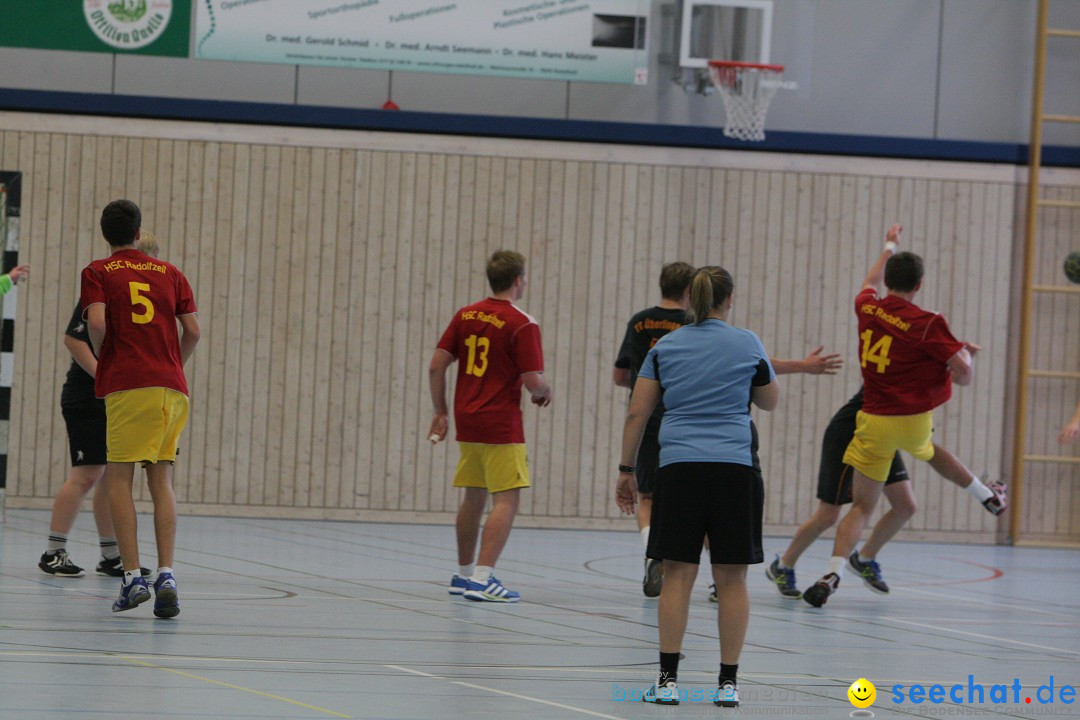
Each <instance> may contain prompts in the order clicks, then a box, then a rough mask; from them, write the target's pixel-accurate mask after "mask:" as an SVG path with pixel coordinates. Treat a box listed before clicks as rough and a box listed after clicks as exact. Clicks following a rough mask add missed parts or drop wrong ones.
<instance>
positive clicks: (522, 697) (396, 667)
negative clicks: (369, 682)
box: [383, 665, 624, 720]
mask: <svg viewBox="0 0 1080 720" xmlns="http://www.w3.org/2000/svg"><path fill="white" fill-rule="evenodd" d="M383 667H386V668H390V669H392V670H398V671H400V672H406V673H409V674H411V675H419V676H421V677H427V678H433V679H437V680H446V679H447V678H445V677H443V676H441V675H432V674H431V673H426V672H420V671H419V670H412V669H410V668H407V667H402V666H400V665H383ZM449 682H451V683H453V684H454V685H461V686H463V687H468V688H473V689H474V690H483V691H485V692H491V693H496V694H497V695H506V696H507V697H512V698H517V699H518V700H526V701H528V702H534V703H540V704H541V705H550V706H551V707H557V708H559V709H560V710H570V711H572V712H576V713H581V714H583V715H591V716H592V717H598V718H605V720H624V718H620V717H618V716H617V715H605V714H604V713H598V712H594V711H593V710H585V709H583V708H576V707H573V706H572V705H563V704H562V703H557V702H552V701H551V700H542V699H541V698H537V697H532V696H531V695H521V694H520V693H512V692H507V691H506V690H498V689H496V688H492V687H486V686H484V685H474V684H473V683H467V682H462V681H460V680H450V681H449Z"/></svg>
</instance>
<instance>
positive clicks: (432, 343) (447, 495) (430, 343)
mask: <svg viewBox="0 0 1080 720" xmlns="http://www.w3.org/2000/svg"><path fill="white" fill-rule="evenodd" d="M461 167H462V158H461V156H460V155H450V156H446V158H445V168H444V170H443V182H442V197H441V199H440V201H439V202H440V206H439V208H438V215H439V218H440V220H439V224H438V227H439V231H438V232H439V235H438V237H439V254H438V255H435V256H433V257H432V258H431V259H432V260H433V261H434V263H435V265H434V269H433V271H434V273H435V274H436V276H437V277H438V282H437V283H435V284H433V285H432V290H433V292H432V295H433V298H434V300H435V302H434V304H433V305H432V306H431V310H430V312H429V318H428V324H427V327H428V331H427V333H426V334H425V336H424V339H425V341H426V343H427V344H426V346H425V348H426V353H425V356H426V357H427V358H430V357H431V355H432V353H434V352H435V347H436V345H437V343H438V342H439V338H440V337H441V336H442V332H443V330H444V329H445V328H446V325H447V323H449V322H450V318H451V317H452V316H453V313H454V311H455V310H456V309H457V304H456V303H457V298H456V297H455V289H456V283H457V281H456V278H457V277H458V275H457V273H456V272H455V270H456V267H457V266H458V263H460V262H461V243H462V236H461V228H460V225H459V221H460V212H461V205H460V202H459V200H460V193H459V189H460V187H461V177H462V174H461V172H462V171H461ZM435 227H436V224H435V223H432V225H431V228H432V231H434V230H435ZM454 370H457V368H456V367H455V366H453V365H451V371H450V372H448V373H447V375H448V376H450V377H448V379H447V393H448V395H447V403H448V410H449V411H450V414H451V418H450V425H449V430H448V432H447V436H446V439H445V440H443V441H442V442H441V443H439V444H438V445H436V446H435V447H434V448H433V450H432V472H431V500H430V502H431V508H432V509H433V510H436V511H443V512H449V511H450V510H453V509H455V501H456V500H457V492H456V491H455V490H453V489H452V488H451V487H450V483H451V482H452V480H453V475H454V469H455V466H454V465H453V464H452V463H451V459H452V458H453V457H454V456H455V455H454V454H455V453H456V451H457V444H456V443H455V442H454V432H455V426H454V421H453V417H452V416H453V399H452V396H451V395H449V393H450V392H451V389H452V388H453V378H452V375H453V371H454ZM425 387H428V386H427V385H425ZM425 407H427V408H428V411H429V412H431V410H432V407H431V404H430V400H429V401H428V403H427V405H425Z"/></svg>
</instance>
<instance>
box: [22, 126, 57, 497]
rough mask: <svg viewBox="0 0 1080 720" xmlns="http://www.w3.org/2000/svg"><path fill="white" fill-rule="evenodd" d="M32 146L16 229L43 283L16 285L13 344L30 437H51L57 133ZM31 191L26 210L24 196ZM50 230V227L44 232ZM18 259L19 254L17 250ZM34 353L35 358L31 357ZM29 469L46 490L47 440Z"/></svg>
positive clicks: (50, 460) (50, 471)
mask: <svg viewBox="0 0 1080 720" xmlns="http://www.w3.org/2000/svg"><path fill="white" fill-rule="evenodd" d="M27 140H28V142H29V143H30V145H31V147H32V155H31V156H30V157H31V162H32V163H33V165H32V166H30V167H31V168H32V169H31V172H30V173H29V182H27V177H26V176H25V175H24V176H23V194H22V197H23V208H22V225H21V228H20V236H19V244H20V250H21V249H22V248H25V247H26V243H27V240H29V243H32V245H31V248H32V250H31V252H30V253H27V255H28V256H29V257H27V261H29V262H30V263H31V265H32V267H33V269H34V273H35V275H36V276H37V277H38V278H42V279H45V282H30V283H27V284H26V285H25V286H20V287H19V298H18V299H19V302H18V305H17V306H16V311H18V312H25V314H24V315H23V318H24V319H25V324H26V325H27V333H26V334H25V335H24V343H23V344H22V345H21V347H16V349H15V352H16V353H18V354H20V355H22V356H23V358H24V362H23V363H22V368H23V369H24V371H25V372H26V379H27V386H26V387H27V390H29V391H30V393H31V394H32V396H33V397H34V404H35V405H36V407H35V408H33V410H32V413H33V415H32V416H33V418H34V422H33V425H31V427H33V428H34V434H33V435H32V436H31V437H53V436H54V434H55V433H54V430H55V428H56V427H57V424H56V420H57V419H58V418H59V408H58V407H57V403H56V401H55V397H56V396H57V393H56V392H54V389H55V390H58V389H59V386H57V385H56V377H57V375H56V364H57V354H58V352H59V348H58V347H57V343H58V341H57V337H56V325H57V319H56V315H57V313H56V309H55V302H52V298H51V295H52V292H51V287H52V285H53V283H52V282H50V280H52V279H53V278H56V277H57V276H58V275H59V268H60V253H61V247H60V242H59V238H58V237H57V236H56V235H57V233H56V230H57V225H58V223H59V221H60V216H59V213H60V211H61V210H62V194H63V190H62V188H63V178H64V153H63V152H62V151H63V140H62V138H61V137H60V136H57V135H48V134H44V133H42V134H39V135H36V136H34V137H32V138H28V139H27ZM30 194H32V195H33V200H32V201H31V202H30V203H29V205H30V208H29V212H27V208H26V204H27V196H28V195H30ZM50 231H51V232H50ZM19 258H20V262H23V260H22V258H23V253H22V252H20V254H19ZM32 358H36V360H32ZM34 455H35V457H34V462H33V468H34V473H35V475H37V476H40V477H39V478H38V479H36V480H35V482H34V490H35V492H38V491H44V492H46V493H49V492H50V491H51V490H52V486H53V484H52V479H53V478H54V477H55V475H56V473H55V471H54V457H55V455H56V453H54V452H53V448H52V445H51V443H42V444H40V445H37V446H36V449H35V453H34Z"/></svg>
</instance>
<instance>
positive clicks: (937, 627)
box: [881, 617, 1080, 655]
mask: <svg viewBox="0 0 1080 720" xmlns="http://www.w3.org/2000/svg"><path fill="white" fill-rule="evenodd" d="M881 619H882V620H888V621H890V622H898V623H903V624H904V625H914V626H915V627H921V628H927V629H930V630H938V631H941V632H951V633H955V634H957V635H969V636H971V637H977V638H982V639H983V640H992V641H994V642H997V643H1012V644H1013V645H1024V646H1026V647H1033V648H1038V649H1039V650H1050V651H1051V652H1060V653H1066V654H1068V655H1080V651H1078V650H1066V649H1064V648H1056V647H1051V646H1050V645H1037V644H1035V643H1029V642H1024V641H1023V640H1010V639H1009V638H1003V637H997V636H995V635H983V634H982V633H973V632H968V631H966V630H954V629H953V628H948V627H941V626H940V625H928V624H926V623H917V622H914V621H912V620H901V619H900V618H894V617H883V618H881Z"/></svg>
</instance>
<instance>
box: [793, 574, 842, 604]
mask: <svg viewBox="0 0 1080 720" xmlns="http://www.w3.org/2000/svg"><path fill="white" fill-rule="evenodd" d="M838 587H840V577H839V576H838V575H837V574H836V573H829V574H828V575H826V576H825V577H823V578H821V579H820V580H818V581H817V582H816V583H814V584H813V585H811V586H810V587H808V588H806V589H805V590H803V594H802V599H803V600H805V601H806V602H808V603H810V604H811V605H813V606H814V607H816V608H819V607H821V606H822V605H824V604H825V602H826V601H827V600H828V599H829V596H830V595H832V594H833V593H834V592H836V588H838Z"/></svg>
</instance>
